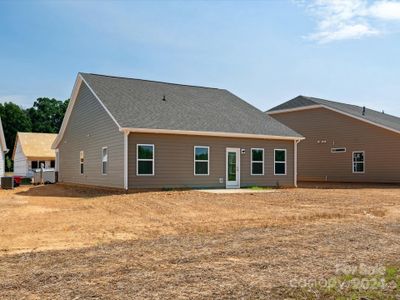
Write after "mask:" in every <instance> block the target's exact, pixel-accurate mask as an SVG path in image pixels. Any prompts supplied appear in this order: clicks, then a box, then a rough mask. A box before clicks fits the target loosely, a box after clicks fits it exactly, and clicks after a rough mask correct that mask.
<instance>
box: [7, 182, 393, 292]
mask: <svg viewBox="0 0 400 300" xmlns="http://www.w3.org/2000/svg"><path fill="white" fill-rule="evenodd" d="M364 267H368V268H370V269H373V268H375V269H379V268H384V270H385V271H384V273H385V274H383V275H382V274H381V275H379V276H381V277H382V278H383V279H385V280H386V281H390V282H391V283H393V282H394V284H398V286H397V287H396V286H387V287H385V288H379V289H375V290H373V289H372V288H370V289H364V290H360V289H355V288H354V287H350V288H349V287H346V288H340V289H339V288H338V287H337V285H336V286H335V287H334V288H331V289H329V290H327V289H326V288H325V287H324V286H323V284H322V283H321V282H323V280H327V279H332V278H333V279H335V280H336V281H338V282H340V283H341V282H343V281H345V282H346V283H348V282H350V280H353V279H358V278H360V276H361V277H362V275H365V274H363V273H362V272H360V270H361V269H362V268H364ZM399 267H400V187H399V186H397V187H396V186H375V187H374V186H360V185H359V186H357V185H356V186H345V187H343V186H340V185H336V186H329V187H325V188H315V187H314V186H313V185H309V186H308V187H303V188H299V189H280V190H276V191H275V192H269V193H259V192H257V193H256V192H254V193H251V194H208V193H204V192H198V191H170V192H169V191H168V192H144V193H136V194H116V193H115V192H114V193H113V192H104V191H99V190H90V189H89V190H85V189H77V188H72V187H66V186H58V185H53V186H43V187H40V186H39V187H21V188H18V189H16V190H13V191H4V190H0V298H1V299H3V298H5V299H10V298H11V299H21V298H26V299H43V298H48V299H87V298H90V299H116V298H119V299H132V298H150V299H187V298H198V299H210V298H226V299H231V298H244V299H255V298H261V299H301V298H303V299H327V298H328V299H329V298H332V299H336V298H338V297H342V296H343V297H358V296H359V297H361V296H365V297H367V299H374V298H377V297H378V298H387V299H400V271H399V269H398V268H399ZM343 268H345V269H346V268H347V269H346V270H347V271H346V272H347V273H348V269H349V268H350V269H351V270H353V271H354V270H355V271H354V272H352V274H350V275H351V276H350V275H349V274H347V273H346V272H345V273H346V274H342V273H343V272H342V273H340V272H341V271H343V270H342V269H343ZM375 275H376V274H372V273H371V274H369V275H368V276H367V277H368V278H369V279H371V278H372V277H373V276H375ZM343 276H344V277H343ZM371 276H372V277H371ZM376 276H378V275H376ZM364 277H365V276H364ZM382 278H379V279H382ZM315 281H318V284H314V283H315ZM300 283H301V284H300ZM396 297H398V298H396ZM355 299H357V298H355Z"/></svg>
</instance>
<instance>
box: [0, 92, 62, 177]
mask: <svg viewBox="0 0 400 300" xmlns="http://www.w3.org/2000/svg"><path fill="white" fill-rule="evenodd" d="M68 103H69V99H68V100H65V101H62V100H56V99H54V98H52V99H50V98H38V99H37V100H36V101H35V102H34V103H33V106H32V107H30V108H27V109H24V108H22V107H21V106H19V105H17V104H15V103H13V102H5V103H0V117H1V120H2V125H3V130H4V136H5V139H6V143H7V147H8V148H9V149H10V151H9V152H8V153H7V154H6V171H11V170H12V161H11V156H12V152H13V149H14V143H15V139H16V135H17V132H41V133H58V131H59V130H60V127H61V124H62V121H63V118H64V114H65V111H66V110H67V107H68Z"/></svg>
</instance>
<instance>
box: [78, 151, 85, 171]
mask: <svg viewBox="0 0 400 300" xmlns="http://www.w3.org/2000/svg"><path fill="white" fill-rule="evenodd" d="M79 164H80V173H81V174H83V173H84V164H85V153H84V152H83V151H81V152H80V153H79Z"/></svg>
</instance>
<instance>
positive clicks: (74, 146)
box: [58, 83, 124, 188]
mask: <svg viewBox="0 0 400 300" xmlns="http://www.w3.org/2000/svg"><path fill="white" fill-rule="evenodd" d="M102 147H108V172H107V175H102V174H101V166H102ZM58 150H59V154H58V155H59V156H58V158H59V182H65V183H75V184H83V185H95V186H105V187H114V188H123V187H124V137H123V134H122V133H121V132H119V130H118V126H117V125H116V124H115V123H114V121H113V120H112V119H111V118H110V116H109V115H108V113H107V112H106V111H105V110H104V108H103V107H102V105H101V104H100V103H99V102H98V100H97V99H96V98H95V96H94V95H93V94H92V93H91V92H90V90H89V88H88V87H87V86H86V85H85V83H82V85H81V87H80V90H79V92H78V96H77V99H76V102H75V106H74V108H73V110H72V113H71V117H70V121H69V123H68V125H67V127H66V130H65V133H64V137H63V139H62V141H61V142H60V145H59V149H58ZM80 151H84V155H85V163H84V174H83V175H81V174H80V161H79V160H80V157H79V155H80Z"/></svg>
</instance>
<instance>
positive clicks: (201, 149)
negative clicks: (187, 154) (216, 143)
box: [194, 146, 210, 175]
mask: <svg viewBox="0 0 400 300" xmlns="http://www.w3.org/2000/svg"><path fill="white" fill-rule="evenodd" d="M209 153H210V147H208V146H194V175H209V174H210V173H209V166H210V154H209Z"/></svg>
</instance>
